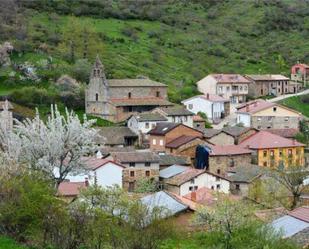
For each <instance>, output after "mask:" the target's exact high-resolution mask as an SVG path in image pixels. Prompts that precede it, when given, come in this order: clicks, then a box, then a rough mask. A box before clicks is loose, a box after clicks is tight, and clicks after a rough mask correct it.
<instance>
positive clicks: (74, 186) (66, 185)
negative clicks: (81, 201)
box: [57, 180, 88, 203]
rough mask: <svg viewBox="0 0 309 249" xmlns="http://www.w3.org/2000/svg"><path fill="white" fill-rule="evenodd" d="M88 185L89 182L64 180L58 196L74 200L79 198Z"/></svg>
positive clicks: (58, 190) (66, 199) (67, 200)
mask: <svg viewBox="0 0 309 249" xmlns="http://www.w3.org/2000/svg"><path fill="white" fill-rule="evenodd" d="M87 187H88V182H87V180H85V181H84V182H70V181H64V182H62V183H60V185H59V187H58V189H57V196H58V197H59V198H61V199H63V200H64V201H66V202H69V203H70V202H73V201H74V200H76V198H78V196H79V194H80V192H81V191H82V190H84V189H86V188H87Z"/></svg>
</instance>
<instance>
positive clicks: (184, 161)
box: [159, 154, 190, 167]
mask: <svg viewBox="0 0 309 249" xmlns="http://www.w3.org/2000/svg"><path fill="white" fill-rule="evenodd" d="M159 157H160V162H159V164H160V167H164V166H170V165H174V164H177V165H190V159H189V158H188V157H185V156H176V155H170V154H165V155H159Z"/></svg>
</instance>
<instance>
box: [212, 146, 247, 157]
mask: <svg viewBox="0 0 309 249" xmlns="http://www.w3.org/2000/svg"><path fill="white" fill-rule="evenodd" d="M210 148H211V153H210V155H211V156H224V155H242V154H251V153H252V151H251V150H249V149H245V148H244V147H242V146H239V145H210Z"/></svg>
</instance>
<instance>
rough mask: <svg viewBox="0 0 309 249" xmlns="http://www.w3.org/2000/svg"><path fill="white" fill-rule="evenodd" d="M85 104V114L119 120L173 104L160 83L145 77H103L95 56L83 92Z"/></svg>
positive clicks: (101, 67) (164, 86)
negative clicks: (88, 79) (88, 80)
mask: <svg viewBox="0 0 309 249" xmlns="http://www.w3.org/2000/svg"><path fill="white" fill-rule="evenodd" d="M85 105H86V108H85V109H86V113H87V114H90V115H95V116H99V117H101V118H104V119H107V120H109V121H112V122H121V121H124V120H126V119H127V118H128V117H129V116H131V115H132V114H134V113H140V112H146V111H151V110H152V109H154V108H156V107H167V106H171V105H172V104H171V103H170V102H169V101H168V100H167V86H166V85H164V84H162V83H159V82H156V81H153V80H150V79H147V78H139V79H106V76H105V71H104V66H103V64H102V63H101V61H100V59H99V58H97V59H96V62H95V64H94V66H93V68H92V71H91V75H90V82H89V84H88V86H87V89H86V91H85Z"/></svg>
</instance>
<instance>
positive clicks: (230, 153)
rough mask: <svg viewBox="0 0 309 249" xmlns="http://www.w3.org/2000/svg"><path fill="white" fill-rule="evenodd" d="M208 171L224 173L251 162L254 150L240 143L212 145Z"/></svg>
mask: <svg viewBox="0 0 309 249" xmlns="http://www.w3.org/2000/svg"><path fill="white" fill-rule="evenodd" d="M210 148H211V152H210V154H209V168H208V171H209V172H212V173H214V174H218V175H224V174H225V173H226V172H228V171H229V170H230V169H231V168H234V167H236V166H238V165H242V164H251V161H252V151H251V150H249V149H246V148H243V147H240V146H238V145H213V146H210Z"/></svg>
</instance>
